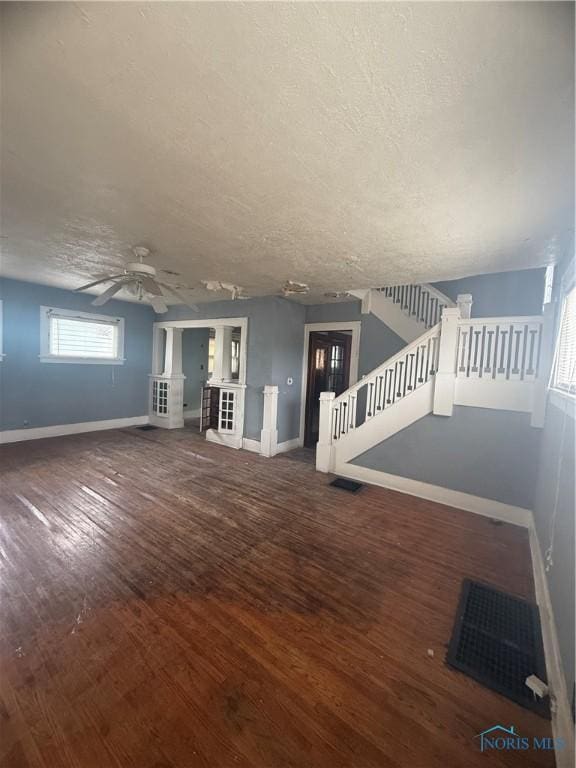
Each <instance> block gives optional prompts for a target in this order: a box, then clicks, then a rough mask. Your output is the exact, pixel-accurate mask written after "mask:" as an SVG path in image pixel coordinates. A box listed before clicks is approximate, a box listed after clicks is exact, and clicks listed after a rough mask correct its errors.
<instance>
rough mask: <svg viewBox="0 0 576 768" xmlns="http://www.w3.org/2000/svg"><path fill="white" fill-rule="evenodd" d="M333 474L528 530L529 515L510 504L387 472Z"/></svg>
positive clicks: (354, 468)
mask: <svg viewBox="0 0 576 768" xmlns="http://www.w3.org/2000/svg"><path fill="white" fill-rule="evenodd" d="M334 474H336V475H342V476H343V477H348V478H350V479H351V480H357V481H359V482H364V483H370V484H371V485H379V486H380V487H382V488H389V489H390V490H393V491H399V492H400V493H408V494H410V495H411V496H418V497H419V498H421V499H428V501H435V502H437V503H438V504H446V505H447V506H449V507H457V508H458V509H464V510H466V511H467V512H475V513H476V514H477V515H484V516H485V517H491V518H493V519H495V520H502V521H503V522H506V523H512V524H513V525H520V526H522V527H523V528H529V527H530V525H531V523H532V513H531V512H530V510H529V509H524V508H523V507H515V506H513V505H512V504H503V503H502V502H500V501H493V500H492V499H484V498H482V497H481V496H474V495H472V494H470V493H463V492H462V491H453V490H452V489H450V488H442V487H441V486H439V485H431V484H430V483H423V482H421V481H420V480H411V479H410V478H408V477H401V476H400V475H390V474H388V472H380V471H379V470H377V469H369V468H368V467H361V466H358V465H357V464H348V463H342V464H337V465H336V467H335V468H334Z"/></svg>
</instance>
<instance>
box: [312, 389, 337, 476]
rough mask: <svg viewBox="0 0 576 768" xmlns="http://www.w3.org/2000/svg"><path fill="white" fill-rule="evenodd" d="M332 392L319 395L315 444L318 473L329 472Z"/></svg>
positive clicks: (330, 463)
mask: <svg viewBox="0 0 576 768" xmlns="http://www.w3.org/2000/svg"><path fill="white" fill-rule="evenodd" d="M335 397H336V395H335V393H334V392H321V393H320V424H319V429H318V442H317V444H316V469H317V470H318V472H331V471H332V469H333V463H334V462H333V460H332V408H333V406H334V398H335Z"/></svg>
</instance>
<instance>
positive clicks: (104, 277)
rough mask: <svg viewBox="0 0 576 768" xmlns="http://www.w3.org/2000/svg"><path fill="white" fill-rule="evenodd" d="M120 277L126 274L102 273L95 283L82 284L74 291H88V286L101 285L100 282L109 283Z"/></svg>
mask: <svg viewBox="0 0 576 768" xmlns="http://www.w3.org/2000/svg"><path fill="white" fill-rule="evenodd" d="M119 277H125V275H124V274H121V275H100V276H99V278H98V280H94V282H93V283H88V284H87V285H82V286H80V288H75V289H74V293H78V291H86V290H88V288H94V286H95V285H100V283H109V282H110V280H117V279H118V278H119Z"/></svg>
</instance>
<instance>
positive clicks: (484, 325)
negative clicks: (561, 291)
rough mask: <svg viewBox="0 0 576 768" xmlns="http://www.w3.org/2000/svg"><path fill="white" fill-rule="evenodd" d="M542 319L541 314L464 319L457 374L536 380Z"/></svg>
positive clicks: (511, 379) (467, 376) (466, 376)
mask: <svg viewBox="0 0 576 768" xmlns="http://www.w3.org/2000/svg"><path fill="white" fill-rule="evenodd" d="M542 323H543V318H542V317H541V316H530V317H484V318H482V319H478V320H476V319H475V320H460V321H459V323H458V325H459V333H458V353H457V368H456V375H457V376H458V377H459V378H465V379H487V380H490V379H493V380H496V381H526V382H529V381H535V380H536V379H537V378H538V370H539V365H540V350H541V346H542Z"/></svg>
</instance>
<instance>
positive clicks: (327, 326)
mask: <svg viewBox="0 0 576 768" xmlns="http://www.w3.org/2000/svg"><path fill="white" fill-rule="evenodd" d="M361 330H362V323H361V322H360V321H359V320H353V321H350V322H338V323H306V324H305V325H304V352H303V354H302V389H301V393H300V434H299V436H298V443H299V445H304V424H305V420H306V389H307V384H308V350H309V348H310V334H311V333H312V332H314V331H352V344H351V347H350V375H349V379H348V386H349V387H351V386H352V384H356V382H357V381H358V360H359V357H360V331H361Z"/></svg>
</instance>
